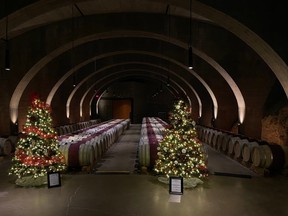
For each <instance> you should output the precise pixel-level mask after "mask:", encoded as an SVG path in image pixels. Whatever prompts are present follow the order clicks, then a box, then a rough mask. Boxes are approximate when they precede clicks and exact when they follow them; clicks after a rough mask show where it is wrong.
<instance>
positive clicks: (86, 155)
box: [59, 120, 130, 167]
mask: <svg viewBox="0 0 288 216" xmlns="http://www.w3.org/2000/svg"><path fill="white" fill-rule="evenodd" d="M120 122H121V123H122V124H120ZM129 122H130V120H124V121H122V120H121V121H119V123H118V121H115V122H114V123H111V124H110V123H108V122H107V125H106V126H107V127H106V126H105V125H104V124H102V125H101V129H100V130H103V132H102V133H100V134H99V128H94V127H93V128H90V129H91V130H90V129H89V131H85V132H83V135H84V137H85V138H83V139H79V140H76V142H73V141H71V142H65V144H60V146H59V149H60V151H61V152H62V153H63V154H64V156H65V159H66V164H67V165H68V166H71V167H73V166H89V165H92V164H93V163H95V162H96V160H99V159H100V158H101V157H102V156H103V154H104V153H105V152H106V151H107V149H108V148H109V147H110V146H111V145H112V144H113V143H114V142H115V141H116V139H118V137H119V136H120V135H121V134H122V133H123V128H124V127H125V124H128V123H129ZM126 128H127V127H126ZM75 136H79V134H78V135H76V134H73V135H72V134H71V137H75ZM80 136H81V135H80ZM69 138H70V137H68V139H67V140H69ZM72 140H73V139H72ZM79 142H80V143H79ZM82 142H83V143H82ZM73 145H74V146H73ZM69 148H71V149H70V150H71V151H69ZM90 151H92V153H91V152H90ZM92 160H93V163H92ZM87 161H90V162H89V164H88V162H87Z"/></svg>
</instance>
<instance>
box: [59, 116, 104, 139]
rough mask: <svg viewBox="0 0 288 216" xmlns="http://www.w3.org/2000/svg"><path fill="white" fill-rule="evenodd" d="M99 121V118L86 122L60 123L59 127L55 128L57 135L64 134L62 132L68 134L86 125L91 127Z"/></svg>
mask: <svg viewBox="0 0 288 216" xmlns="http://www.w3.org/2000/svg"><path fill="white" fill-rule="evenodd" d="M99 122H100V120H90V121H86V122H78V123H75V124H70V125H62V126H59V127H56V128H55V130H56V132H57V134H58V135H59V136H61V135H64V134H70V133H74V132H76V131H78V130H81V129H85V128H88V127H91V126H93V125H96V124H98V123H99Z"/></svg>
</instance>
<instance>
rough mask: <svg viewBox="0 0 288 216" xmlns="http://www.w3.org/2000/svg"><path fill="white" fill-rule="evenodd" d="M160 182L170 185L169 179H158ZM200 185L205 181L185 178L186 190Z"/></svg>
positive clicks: (184, 185)
mask: <svg viewBox="0 0 288 216" xmlns="http://www.w3.org/2000/svg"><path fill="white" fill-rule="evenodd" d="M158 181H160V182H162V183H164V184H169V183H170V181H169V178H167V177H158ZM198 184H203V181H202V180H200V179H199V178H183V187H184V188H195V187H197V185H198Z"/></svg>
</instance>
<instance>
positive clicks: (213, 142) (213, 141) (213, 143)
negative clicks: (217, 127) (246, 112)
mask: <svg viewBox="0 0 288 216" xmlns="http://www.w3.org/2000/svg"><path fill="white" fill-rule="evenodd" d="M220 134H221V132H219V131H213V134H212V138H211V146H212V147H213V148H216V145H217V140H218V137H219V135H220Z"/></svg>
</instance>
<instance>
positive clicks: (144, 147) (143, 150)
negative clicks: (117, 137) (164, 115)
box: [138, 117, 167, 167]
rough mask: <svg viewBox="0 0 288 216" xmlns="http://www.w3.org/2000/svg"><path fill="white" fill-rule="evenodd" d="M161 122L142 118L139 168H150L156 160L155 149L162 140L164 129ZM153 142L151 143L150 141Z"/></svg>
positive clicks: (150, 118) (163, 124)
mask: <svg viewBox="0 0 288 216" xmlns="http://www.w3.org/2000/svg"><path fill="white" fill-rule="evenodd" d="M165 125H167V123H165V122H164V121H163V120H160V119H158V118H154V117H144V118H143V119H142V126H141V138H140V141H139V145H138V158H139V165H140V166H141V167H151V166H153V164H154V163H155V160H156V158H157V147H158V143H159V142H160V140H162V139H163V136H162V134H163V130H164V129H165ZM152 140H153V141H152Z"/></svg>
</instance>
